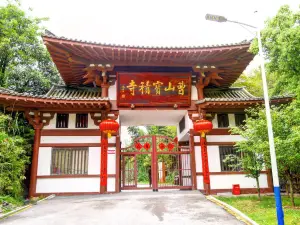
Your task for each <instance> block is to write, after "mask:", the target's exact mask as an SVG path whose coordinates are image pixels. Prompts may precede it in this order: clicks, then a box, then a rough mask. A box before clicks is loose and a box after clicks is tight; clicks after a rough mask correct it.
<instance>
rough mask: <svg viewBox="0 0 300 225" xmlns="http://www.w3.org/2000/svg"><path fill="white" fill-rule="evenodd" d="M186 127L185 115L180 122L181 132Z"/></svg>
mask: <svg viewBox="0 0 300 225" xmlns="http://www.w3.org/2000/svg"><path fill="white" fill-rule="evenodd" d="M184 128H185V117H182V119H181V120H180V122H179V132H180V133H181V132H182V131H183V130H184Z"/></svg>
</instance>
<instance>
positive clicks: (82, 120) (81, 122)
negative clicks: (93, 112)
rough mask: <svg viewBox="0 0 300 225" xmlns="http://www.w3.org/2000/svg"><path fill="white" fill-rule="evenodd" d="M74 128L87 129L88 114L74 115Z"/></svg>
mask: <svg viewBox="0 0 300 225" xmlns="http://www.w3.org/2000/svg"><path fill="white" fill-rule="evenodd" d="M75 127H76V128H87V127H88V114H76V125H75Z"/></svg>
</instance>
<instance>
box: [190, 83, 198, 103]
mask: <svg viewBox="0 0 300 225" xmlns="http://www.w3.org/2000/svg"><path fill="white" fill-rule="evenodd" d="M191 100H198V92H197V88H196V86H194V85H192V93H191Z"/></svg>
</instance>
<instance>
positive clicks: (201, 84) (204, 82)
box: [196, 72, 223, 100]
mask: <svg viewBox="0 0 300 225" xmlns="http://www.w3.org/2000/svg"><path fill="white" fill-rule="evenodd" d="M199 73H200V76H199V80H198V82H197V83H196V88H197V92H198V99H199V100H201V99H204V92H203V90H204V88H205V87H207V86H208V85H209V84H210V83H212V84H214V85H216V86H220V83H219V82H218V81H217V80H222V79H223V78H222V77H220V76H219V75H218V73H217V72H199Z"/></svg>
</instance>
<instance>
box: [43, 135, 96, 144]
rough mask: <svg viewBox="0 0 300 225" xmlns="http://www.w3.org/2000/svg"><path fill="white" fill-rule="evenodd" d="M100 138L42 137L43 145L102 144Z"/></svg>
mask: <svg viewBox="0 0 300 225" xmlns="http://www.w3.org/2000/svg"><path fill="white" fill-rule="evenodd" d="M100 138H101V137H100V136H41V144H46V143H52V144H53V143H100Z"/></svg>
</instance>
